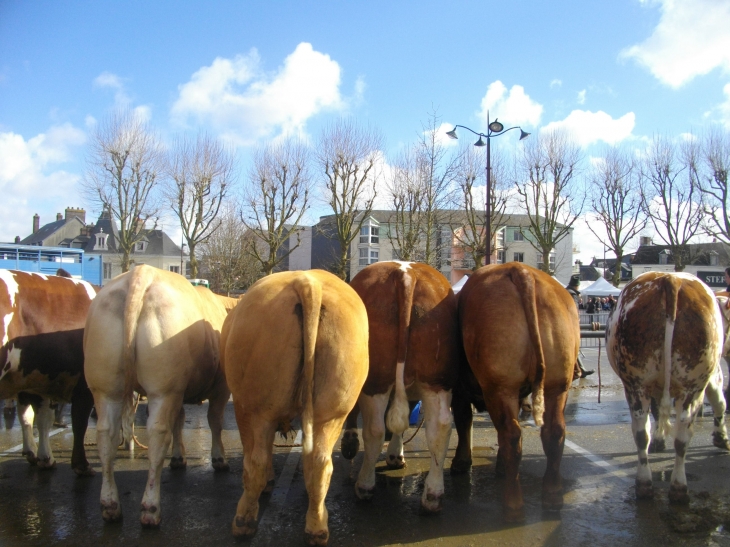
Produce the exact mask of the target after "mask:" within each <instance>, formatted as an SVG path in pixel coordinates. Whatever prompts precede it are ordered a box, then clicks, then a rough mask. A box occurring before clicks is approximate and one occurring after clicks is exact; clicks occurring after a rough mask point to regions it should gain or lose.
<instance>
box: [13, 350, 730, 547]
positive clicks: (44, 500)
mask: <svg viewBox="0 0 730 547" xmlns="http://www.w3.org/2000/svg"><path fill="white" fill-rule="evenodd" d="M584 353H585V355H586V359H585V362H586V365H587V366H588V368H596V366H597V354H598V352H597V350H596V349H584ZM601 373H602V374H601V379H602V382H601V383H602V384H603V385H602V387H601V390H600V391H601V402H600V403H598V400H597V399H598V392H599V388H598V383H599V382H598V374H594V375H593V376H590V377H588V378H586V379H584V380H580V381H577V382H574V384H573V389H572V390H571V394H570V399H569V402H568V407H567V409H566V419H567V422H568V432H567V439H566V448H565V453H564V456H563V463H562V474H563V477H564V486H565V490H566V495H565V507H564V508H563V510H562V511H561V512H560V513H548V512H543V511H542V508H541V503H540V495H541V481H542V475H543V473H544V471H545V457H544V455H543V453H542V446H541V443H540V437H539V430H538V429H537V428H536V427H535V425H534V423H533V422H532V421H531V420H527V421H525V422H523V461H522V465H521V475H520V476H521V483H522V488H523V495H524V499H525V521H524V522H522V523H520V524H509V523H506V522H505V521H504V519H503V517H502V509H501V503H500V500H501V481H500V480H499V479H497V478H496V477H495V472H494V470H495V463H496V454H497V440H496V434H495V431H494V428H493V427H492V425H491V422H490V421H489V418H488V416H486V415H479V416H476V417H475V424H474V425H475V427H474V446H475V450H474V466H473V469H472V472H471V473H470V474H469V475H463V476H457V477H451V476H450V474H449V472H448V467H449V466H450V463H451V458H452V457H453V449H454V448H455V446H456V433H455V432H453V433H452V437H451V449H450V450H449V455H448V458H447V464H446V465H447V469H446V473H445V487H446V493H445V496H444V500H443V511H442V513H441V514H440V515H437V516H423V515H421V514H420V513H419V501H420V494H421V492H422V488H423V481H424V480H425V477H426V473H427V471H428V466H429V461H430V458H429V457H428V451H427V449H426V443H425V434H424V432H423V430H421V431H419V432H418V434H417V435H416V436H415V438H414V439H413V440H412V441H411V442H410V443H408V444H407V445H406V460H407V462H408V465H407V467H406V469H403V470H399V471H391V470H387V468H386V467H385V464H384V462H383V461H381V462H380V463H379V465H378V474H377V485H376V491H375V497H374V499H373V501H371V502H361V501H358V500H357V499H356V497H355V494H354V491H353V483H354V477H355V474H356V472H357V470H359V466H360V463H361V461H362V451H361V452H360V454H359V455H358V457H357V458H356V459H355V462H354V465H353V464H351V463H350V462H349V461H347V460H344V459H343V458H342V456H341V455H340V454H339V443H338V445H337V450H336V451H335V454H334V474H333V478H332V484H331V487H330V490H329V494H328V496H327V508H328V510H329V519H330V520H329V523H330V543H329V544H330V545H333V546H340V545H342V546H350V545H356V546H357V545H423V546H436V545H439V546H441V545H444V546H454V547H456V546H466V545H500V546H509V545H515V546H518V545H519V546H521V545H528V546H533V545H534V546H538V545H550V546H552V545H556V546H557V545H586V546H593V545H619V544H621V545H625V546H634V545H636V546H639V545H641V546H642V547H643V546H661V547H665V546H667V545H677V544H680V542H681V544H682V545H687V546H690V547H692V546H700V545H727V546H730V532H728V531H726V527H730V497H729V496H728V493H729V492H730V472H729V471H730V453H727V452H723V451H721V450H719V449H717V448H714V447H713V446H712V443H711V431H712V418H711V417H710V414H709V406H706V407H705V409H706V410H707V414H706V416H705V417H704V418H699V419H698V421H697V422H696V425H695V435H694V437H693V439H692V445H691V448H690V450H689V451H688V454H687V475H688V482H689V488H690V497H691V502H690V505H689V506H688V507H674V506H670V505H669V503H668V500H667V491H668V488H669V476H670V474H671V469H672V466H673V463H674V455H673V452H672V451H666V452H663V453H661V454H653V455H650V464H651V466H652V470H653V475H654V480H655V485H654V486H655V492H656V495H655V499H654V500H651V501H642V502H637V501H636V500H635V498H634V488H633V483H634V474H635V471H636V460H637V458H636V451H635V446H634V443H633V440H632V438H631V423H630V418H629V413H628V408H627V406H626V402H625V400H624V398H623V391H622V389H621V387H620V383H619V382H618V379H617V378H616V376H615V375H614V374H613V372H611V371H610V367H609V366H608V362H607V361H606V358H605V353H602V355H601ZM144 412H145V409H144V406H143V405H142V406H141V407H140V409H139V411H138V418H137V420H138V428H137V433H138V436H139V438H140V441H141V442H142V443H144V442H145V437H146V434H145V433H146V432H145V429H144V421H145V418H144ZM186 412H187V419H186V427H185V430H184V440H185V444H186V448H187V452H188V467H187V470H184V471H173V470H171V469H169V467H166V468H165V470H164V472H163V475H162V477H163V479H162V480H163V485H162V500H161V511H162V524H161V527H160V528H159V529H158V530H143V529H142V528H141V527H140V524H139V520H138V515H139V504H140V501H141V498H142V493H143V491H144V486H145V480H146V473H147V457H146V451H145V450H142V449H139V448H138V449H136V450H135V452H134V453H133V454H130V453H129V452H125V451H121V450H120V451H119V452H118V457H117V460H116V480H117V485H118V487H119V493H120V498H121V503H122V510H123V514H124V520H123V521H122V522H121V523H118V524H112V525H106V524H104V522H103V521H102V519H101V513H100V509H99V494H100V488H101V473H100V466H99V460H98V457H97V452H96V446H95V444H94V443H95V440H96V432H95V430H94V427H95V423H94V422H93V420H92V422H91V424H90V428H89V431H88V433H87V436H86V442H87V444H88V446H87V455H88V458H89V460H90V461H91V463H92V466H94V467H95V468H96V470H97V471H98V472H97V474H96V476H94V477H91V478H77V477H76V476H75V475H74V473H73V471H72V470H71V468H70V457H71V441H72V435H71V431H70V428H68V429H59V430H55V431H57V432H56V434H55V435H54V436H53V437H52V445H53V450H54V454H55V456H56V459H57V460H58V465H57V468H56V469H55V470H50V471H44V470H39V469H38V468H36V467H34V466H31V465H29V464H28V463H27V462H26V461H25V459H24V458H23V457H22V456H21V455H20V450H19V449H17V448H18V445H19V444H20V442H21V436H20V429H19V426H18V423H17V421H15V423H14V424H9V423H6V428H1V427H0V493H1V495H0V546H6V545H7V546H15V545H18V546H20V545H23V546H29V545H39V546H40V545H44V546H45V545H69V546H70V545H74V546H76V545H78V546H87V545H88V546H92V545H94V546H97V545H125V546H133V545H140V546H146V545H155V546H157V545H180V546H195V545H233V544H234V543H235V542H234V540H233V538H232V536H231V521H232V519H233V515H234V513H235V508H236V503H237V502H238V499H239V497H240V495H241V492H242V486H241V478H242V452H241V444H240V440H239V438H238V431H237V428H236V424H235V419H234V417H233V408H232V406H231V404H229V406H228V408H227V409H226V422H225V430H224V432H223V442H224V444H225V446H226V449H227V453H228V457H229V462H230V464H231V471H230V472H229V473H215V472H213V470H212V468H211V467H210V453H209V449H210V433H209V431H208V429H207V423H206V420H205V412H206V407H205V405H203V406H191V407H186ZM67 420H70V418H69V417H67ZM0 426H1V424H0ZM7 426H10V427H9V428H8V427H7ZM411 431H414V430H411ZM278 442H279V443H282V444H291V443H292V441H291V440H284V439H278ZM671 444H672V443H671V442H669V443H668V445H669V446H671ZM13 450H15V451H13ZM298 450H299V449H298V448H294V449H292V448H289V447H286V446H282V447H277V448H276V449H275V457H274V465H275V472H276V475H277V483H276V487H275V489H274V492H273V493H272V494H271V495H270V496H264V497H262V500H261V519H260V525H259V532H258V535H257V536H256V537H255V538H254V539H253V541H252V542H251V545H253V546H264V545H303V530H304V515H305V512H306V508H307V495H306V491H305V489H304V484H303V476H302V471H301V461H300V457H299V452H298Z"/></svg>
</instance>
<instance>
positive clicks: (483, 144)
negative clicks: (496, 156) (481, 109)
mask: <svg viewBox="0 0 730 547" xmlns="http://www.w3.org/2000/svg"><path fill="white" fill-rule="evenodd" d="M486 145H487V143H486V142H484V141H483V140H482V136H481V135H479V140H478V141H477V142H475V143H474V146H486Z"/></svg>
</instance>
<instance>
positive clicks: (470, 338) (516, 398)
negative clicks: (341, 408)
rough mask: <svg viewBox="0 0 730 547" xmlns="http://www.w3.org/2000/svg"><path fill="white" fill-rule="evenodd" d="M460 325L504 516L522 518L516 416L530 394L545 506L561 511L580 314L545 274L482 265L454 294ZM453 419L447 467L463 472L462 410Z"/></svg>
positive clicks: (467, 436) (467, 451)
mask: <svg viewBox="0 0 730 547" xmlns="http://www.w3.org/2000/svg"><path fill="white" fill-rule="evenodd" d="M459 319H460V323H461V329H462V336H463V340H464V350H465V351H466V356H467V359H468V361H469V366H470V367H471V370H472V371H473V374H474V376H475V377H476V380H477V381H478V383H479V386H480V388H481V391H482V394H483V397H484V403H485V405H486V408H487V410H488V411H489V415H490V417H491V418H492V422H493V423H494V426H495V428H496V429H497V435H498V441H499V452H498V454H497V472H498V473H504V475H505V479H506V484H505V490H504V505H505V509H506V516H507V518H508V519H510V520H512V519H520V518H522V517H523V511H522V508H523V499H522V490H521V488H520V484H519V464H520V460H521V458H522V432H521V429H520V424H519V420H518V414H519V410H520V397H523V396H525V394H526V392H528V391H530V390H531V391H532V402H533V405H532V406H533V410H532V412H533V417H534V419H535V423H536V424H537V425H538V426H541V430H540V437H541V439H542V445H543V450H544V451H545V455H546V456H547V469H546V471H545V475H544V477H543V486H542V504H543V508H545V509H549V510H557V509H560V508H561V507H562V505H563V491H562V479H561V477H560V462H561V459H562V456H563V445H564V442H565V417H564V410H565V404H566V401H567V398H568V389H569V388H570V383H571V381H572V379H573V367H574V365H575V361H576V359H577V357H578V351H579V346H580V328H579V325H578V312H577V310H576V307H575V303H574V302H573V299H572V298H571V297H570V295H569V294H568V291H566V290H565V289H564V288H563V287H562V286H561V285H560V284H559V283H558V282H557V281H555V280H554V279H553V278H551V277H550V276H549V275H547V274H546V273H544V272H541V271H539V270H537V269H535V268H531V267H530V266H526V265H524V264H522V263H519V262H510V263H509V264H502V265H492V266H484V267H482V268H480V269H479V270H477V271H476V272H475V273H474V274H473V275H472V276H471V277H470V278H469V281H467V282H466V284H465V285H464V288H463V289H462V290H461V292H460V294H459ZM457 408H458V409H459V411H457ZM465 408H466V410H467V411H468V421H466V422H465V421H464V417H463V411H464V409H465ZM454 417H455V419H457V418H458V419H457V430H458V431H459V447H458V448H457V454H456V456H455V457H454V462H453V463H452V469H454V468H455V467H456V468H457V469H459V468H462V469H463V468H465V467H468V466H469V465H470V463H471V427H470V424H471V409H470V407H469V406H468V404H466V405H464V404H463V403H460V404H457V403H456V402H455V403H454ZM464 423H466V426H464V425H463V424H464Z"/></svg>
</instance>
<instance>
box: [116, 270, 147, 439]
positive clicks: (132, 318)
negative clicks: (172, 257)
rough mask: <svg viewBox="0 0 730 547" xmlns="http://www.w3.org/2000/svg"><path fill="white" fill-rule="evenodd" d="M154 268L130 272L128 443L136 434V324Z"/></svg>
mask: <svg viewBox="0 0 730 547" xmlns="http://www.w3.org/2000/svg"><path fill="white" fill-rule="evenodd" d="M152 278H153V271H152V269H150V268H145V267H139V266H138V267H134V268H132V270H131V272H130V280H129V289H128V290H127V298H126V300H125V302H124V350H123V354H122V363H123V365H124V393H123V399H122V438H123V439H124V443H125V444H129V443H131V442H132V439H133V437H134V413H135V411H136V408H137V405H136V404H135V400H134V388H135V383H136V381H137V375H136V366H135V364H136V363H135V361H136V357H137V355H136V344H135V339H136V337H137V324H138V323H139V316H140V314H141V313H142V306H143V304H144V295H145V293H146V292H147V289H148V288H149V286H150V284H151V283H152Z"/></svg>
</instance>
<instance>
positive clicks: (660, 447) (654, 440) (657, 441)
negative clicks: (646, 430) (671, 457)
mask: <svg viewBox="0 0 730 547" xmlns="http://www.w3.org/2000/svg"><path fill="white" fill-rule="evenodd" d="M650 408H651V415H652V416H653V417H654V426H653V430H652V434H651V442H650V443H649V453H650V454H657V453H659V452H664V451H665V450H666V449H667V441H666V439H664V435H662V433H661V432H660V431H659V428H658V427H657V425H658V424H659V403H657V400H656V399H655V398H654V397H652V398H651V401H650Z"/></svg>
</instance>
